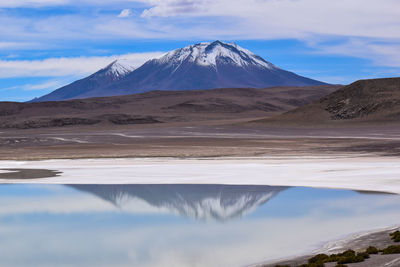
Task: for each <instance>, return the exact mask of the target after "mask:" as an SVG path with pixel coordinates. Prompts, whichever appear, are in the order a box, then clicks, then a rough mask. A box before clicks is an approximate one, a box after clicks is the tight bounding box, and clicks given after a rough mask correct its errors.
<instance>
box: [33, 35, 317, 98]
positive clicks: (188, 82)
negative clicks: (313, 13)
mask: <svg viewBox="0 0 400 267" xmlns="http://www.w3.org/2000/svg"><path fill="white" fill-rule="evenodd" d="M100 77H102V78H100ZM75 83H78V84H75ZM75 83H72V84H71V85H68V86H65V87H63V88H60V89H58V90H56V91H55V92H53V93H50V94H49V95H47V96H44V97H42V98H39V99H38V100H37V101H46V100H65V99H72V98H89V97H100V96H115V95H128V94H136V93H143V92H148V91H153V90H164V91H167V90H170V91H185V90H201V89H214V88H265V87H275V86H313V85H322V84H324V83H323V82H320V81H316V80H312V79H309V78H306V77H302V76H299V75H297V74H295V73H293V72H289V71H286V70H283V69H281V68H278V67H276V66H275V65H273V64H272V63H270V62H268V61H266V60H264V59H263V58H261V57H260V56H257V55H256V54H254V53H252V52H251V51H249V50H247V49H244V48H242V47H240V46H238V45H237V44H235V43H224V42H221V41H215V42H212V43H198V44H194V45H189V46H187V47H184V48H180V49H176V50H173V51H170V52H168V53H166V54H165V55H164V56H162V57H160V58H158V59H152V60H149V61H147V62H146V63H145V64H143V65H142V66H140V67H139V68H137V69H135V70H133V71H132V68H130V67H129V65H126V64H124V62H123V61H120V60H119V61H116V62H113V63H112V64H110V65H109V66H107V67H106V68H105V69H102V70H100V71H99V72H97V73H95V74H93V75H92V76H89V77H88V78H85V79H83V80H80V81H77V82H75ZM65 91H66V92H65ZM56 92H57V93H56Z"/></svg>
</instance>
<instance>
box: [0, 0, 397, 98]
mask: <svg viewBox="0 0 400 267" xmlns="http://www.w3.org/2000/svg"><path fill="white" fill-rule="evenodd" d="M399 10H400V1H398V0H381V1H378V0H336V1H331V0H113V1H105V0H1V1H0V101H4V100H13V101H25V100H29V99H31V98H33V97H36V96H41V95H43V94H46V93H48V92H50V91H52V90H54V89H57V88H58V87H60V86H62V85H65V84H67V83H69V82H71V81H74V80H76V79H79V78H83V77H85V76H87V75H88V74H91V73H93V72H95V71H96V70H98V69H100V68H102V67H104V66H106V65H107V64H108V63H110V62H111V61H113V60H114V59H116V58H128V59H130V60H131V61H132V62H134V64H135V65H136V66H139V65H140V64H142V63H143V62H145V61H146V60H147V59H150V58H154V57H157V56H159V55H161V54H162V53H163V52H166V51H169V50H172V49H175V48H179V47H183V46H186V45H189V44H192V43H195V42H202V41H213V40H217V39H218V40H222V41H230V42H231V41H233V42H236V43H238V44H239V45H240V46H242V47H245V48H247V49H249V50H252V51H253V52H255V53H256V54H259V55H260V56H262V57H264V58H265V59H266V60H268V61H271V62H272V63H274V64H275V65H278V66H279V67H281V68H284V69H288V70H291V71H294V72H296V73H298V74H300V75H304V76H308V77H311V78H314V79H319V80H322V81H326V82H330V83H350V82H352V81H354V80H357V79H362V78H375V77H392V76H400V75H399V74H400V53H399V51H400V16H399Z"/></svg>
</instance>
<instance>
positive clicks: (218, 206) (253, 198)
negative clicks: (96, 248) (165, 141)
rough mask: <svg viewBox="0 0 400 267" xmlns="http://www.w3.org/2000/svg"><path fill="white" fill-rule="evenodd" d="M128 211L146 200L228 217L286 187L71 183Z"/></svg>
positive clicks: (178, 210) (201, 216)
mask: <svg viewBox="0 0 400 267" xmlns="http://www.w3.org/2000/svg"><path fill="white" fill-rule="evenodd" d="M71 186H72V187H74V188H75V189H78V190H81V191H84V192H89V193H92V194H94V195H96V196H98V197H100V198H102V199H104V200H107V201H109V202H111V203H113V204H114V205H115V206H117V207H118V208H120V209H122V210H125V211H129V210H134V208H133V207H134V206H135V205H140V203H141V202H140V201H145V202H147V203H148V204H150V205H151V206H153V207H155V208H158V209H159V210H161V211H165V210H166V211H168V212H171V213H173V214H177V215H181V216H185V217H189V218H192V219H196V220H217V221H226V220H229V219H233V218H238V217H242V216H243V215H245V214H247V213H249V212H251V211H253V210H255V209H256V208H257V207H258V206H260V205H262V204H264V203H266V202H267V201H268V200H270V199H271V198H273V197H274V196H276V195H277V194H278V193H279V192H281V191H283V190H285V189H287V187H275V186H273V187H272V186H251V185H250V186H246V185H245V186H232V185H71Z"/></svg>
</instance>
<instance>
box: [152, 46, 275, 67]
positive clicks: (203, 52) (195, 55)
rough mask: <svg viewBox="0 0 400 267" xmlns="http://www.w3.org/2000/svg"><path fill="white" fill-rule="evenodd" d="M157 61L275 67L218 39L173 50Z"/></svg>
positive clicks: (214, 65) (238, 47)
mask: <svg viewBox="0 0 400 267" xmlns="http://www.w3.org/2000/svg"><path fill="white" fill-rule="evenodd" d="M158 61H159V62H160V63H162V64H163V63H166V62H169V63H170V64H172V65H177V64H181V63H184V62H191V63H195V64H196V65H200V66H204V67H207V66H211V67H214V68H216V67H217V66H218V65H219V64H223V65H234V66H238V67H244V66H254V67H257V68H267V69H277V67H275V66H274V65H273V64H271V63H270V62H268V61H266V60H264V59H262V58H261V57H259V56H257V55H255V54H254V53H252V52H250V51H249V50H247V49H244V48H242V47H240V46H238V45H237V44H235V43H224V42H221V41H218V40H217V41H214V42H211V43H210V42H208V43H198V44H194V45H189V46H186V47H184V48H180V49H176V50H173V51H171V52H169V53H167V54H166V55H164V56H163V57H162V58H160V59H159V60H158Z"/></svg>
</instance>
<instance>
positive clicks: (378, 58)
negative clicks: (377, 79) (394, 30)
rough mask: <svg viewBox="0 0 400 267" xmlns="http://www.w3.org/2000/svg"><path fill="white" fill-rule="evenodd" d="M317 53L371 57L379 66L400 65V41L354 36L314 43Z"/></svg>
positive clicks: (396, 66)
mask: <svg viewBox="0 0 400 267" xmlns="http://www.w3.org/2000/svg"><path fill="white" fill-rule="evenodd" d="M312 46H313V47H314V49H315V51H316V53H321V54H331V55H351V56H354V57H358V58H364V59H370V60H372V61H373V63H374V64H375V65H377V66H386V67H395V68H398V67H400V54H399V51H400V41H394V42H391V43H389V42H379V41H377V40H368V39H367V40H365V39H360V38H352V39H350V40H348V41H346V42H342V43H339V44H320V43H317V44H312Z"/></svg>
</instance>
